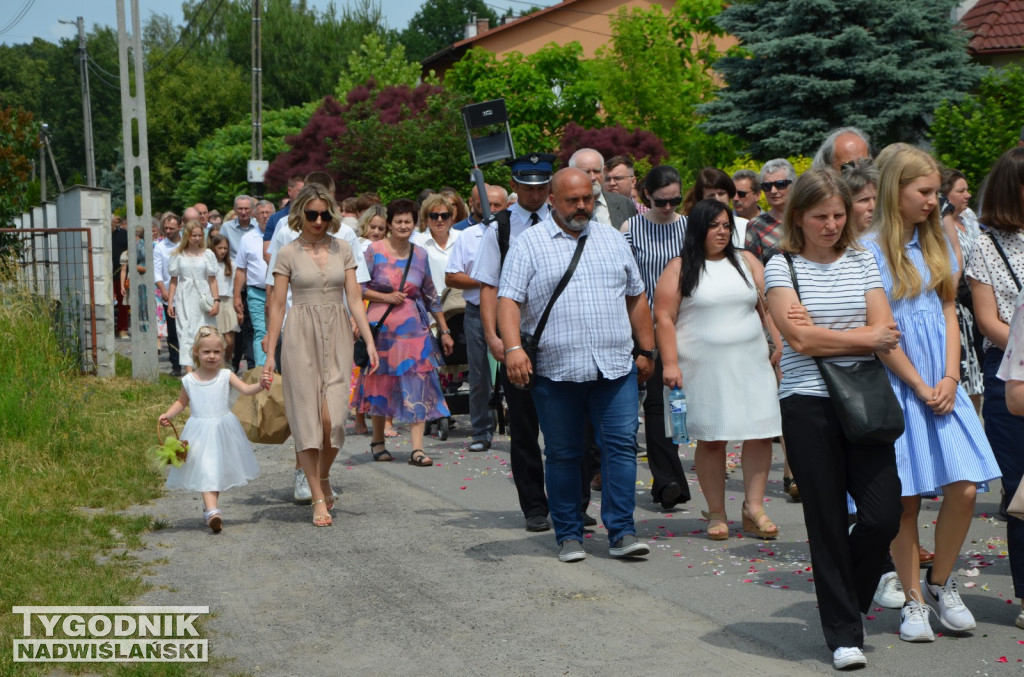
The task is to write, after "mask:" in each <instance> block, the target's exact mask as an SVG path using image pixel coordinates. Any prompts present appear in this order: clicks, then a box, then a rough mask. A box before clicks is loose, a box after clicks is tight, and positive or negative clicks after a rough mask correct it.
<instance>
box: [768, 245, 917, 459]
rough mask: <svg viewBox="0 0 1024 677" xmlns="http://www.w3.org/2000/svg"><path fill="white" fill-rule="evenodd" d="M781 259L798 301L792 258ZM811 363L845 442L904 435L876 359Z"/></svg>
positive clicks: (888, 439) (882, 441)
mask: <svg viewBox="0 0 1024 677" xmlns="http://www.w3.org/2000/svg"><path fill="white" fill-rule="evenodd" d="M783 256H785V257H786V263H788V264H789V274H790V276H792V278H793V291H795V292H796V297H797V299H799V298H800V283H799V282H797V279H796V269H794V268H793V257H792V256H790V254H789V252H785V253H783ZM801 303H803V301H801ZM814 362H815V363H816V364H817V365H818V371H819V372H821V378H822V380H824V381H825V387H826V388H827V389H828V395H829V398H831V400H832V407H833V408H834V409H835V412H836V415H837V416H838V417H839V424H840V425H841V426H842V428H843V434H844V435H845V436H846V439H848V440H850V441H851V442H853V443H855V444H892V443H893V442H895V441H896V439H897V438H899V436H900V435H902V434H903V430H904V426H905V422H904V420H903V408H902V407H901V406H900V402H899V400H897V399H896V393H894V392H893V390H892V385H891V384H890V383H889V377H888V376H886V374H885V368H884V367H883V366H882V361H881V360H879V359H878V356H877V355H874V356H872V359H871V360H864V361H861V362H854V363H853V364H850V365H846V366H843V365H838V364H834V363H832V362H826V361H825V360H823V359H822V358H820V357H815V358H814Z"/></svg>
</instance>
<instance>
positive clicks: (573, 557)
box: [558, 541, 587, 562]
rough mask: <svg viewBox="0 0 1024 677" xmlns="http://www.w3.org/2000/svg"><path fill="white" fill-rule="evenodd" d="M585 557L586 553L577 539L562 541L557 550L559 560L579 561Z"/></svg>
mask: <svg viewBox="0 0 1024 677" xmlns="http://www.w3.org/2000/svg"><path fill="white" fill-rule="evenodd" d="M586 558H587V553H586V552H585V551H584V550H583V546H582V545H580V542H579V541H562V549H561V550H559V551H558V561H559V562H579V561H580V560H583V559H586Z"/></svg>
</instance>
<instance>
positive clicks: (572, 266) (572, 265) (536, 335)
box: [533, 235, 587, 342]
mask: <svg viewBox="0 0 1024 677" xmlns="http://www.w3.org/2000/svg"><path fill="white" fill-rule="evenodd" d="M586 243H587V236H586V235H580V237H579V240H577V241H576V251H575V252H573V254H572V261H570V262H569V267H568V268H567V269H566V271H565V274H564V275H562V279H561V280H559V281H558V286H557V287H555V291H554V293H552V294H551V298H550V299H548V305H547V307H546V308H545V309H544V314H543V315H541V316H540V322H538V323H537V328H536V329H534V330H533V340H534V341H537V342H540V335H541V332H543V331H544V325H546V324H547V323H548V315H550V314H551V307H552V306H554V305H555V301H557V300H558V297H559V296H560V295H561V294H562V291H564V290H565V287H566V286H567V285H568V284H569V278H571V277H572V274H573V273H574V272H576V264H577V263H579V261H580V255H581V254H583V245H585V244H586Z"/></svg>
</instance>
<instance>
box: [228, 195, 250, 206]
mask: <svg viewBox="0 0 1024 677" xmlns="http://www.w3.org/2000/svg"><path fill="white" fill-rule="evenodd" d="M239 200H248V201H249V209H252V208H253V207H255V206H256V201H255V200H253V199H252V196H251V195H236V196H235V201H234V202H232V203H231V204H232V206H234V208H235V209H238V201H239Z"/></svg>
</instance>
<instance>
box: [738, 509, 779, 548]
mask: <svg viewBox="0 0 1024 677" xmlns="http://www.w3.org/2000/svg"><path fill="white" fill-rule="evenodd" d="M743 531H746V532H749V533H751V534H754V535H756V536H757V537H758V538H763V539H766V540H772V539H775V538H778V537H779V527H778V526H776V525H775V522H772V520H771V518H769V517H768V515H766V514H765V513H764V508H760V507H759V508H758V509H757V510H755V511H754V512H750V511H749V510H748V509H747V502H746V501H743Z"/></svg>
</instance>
